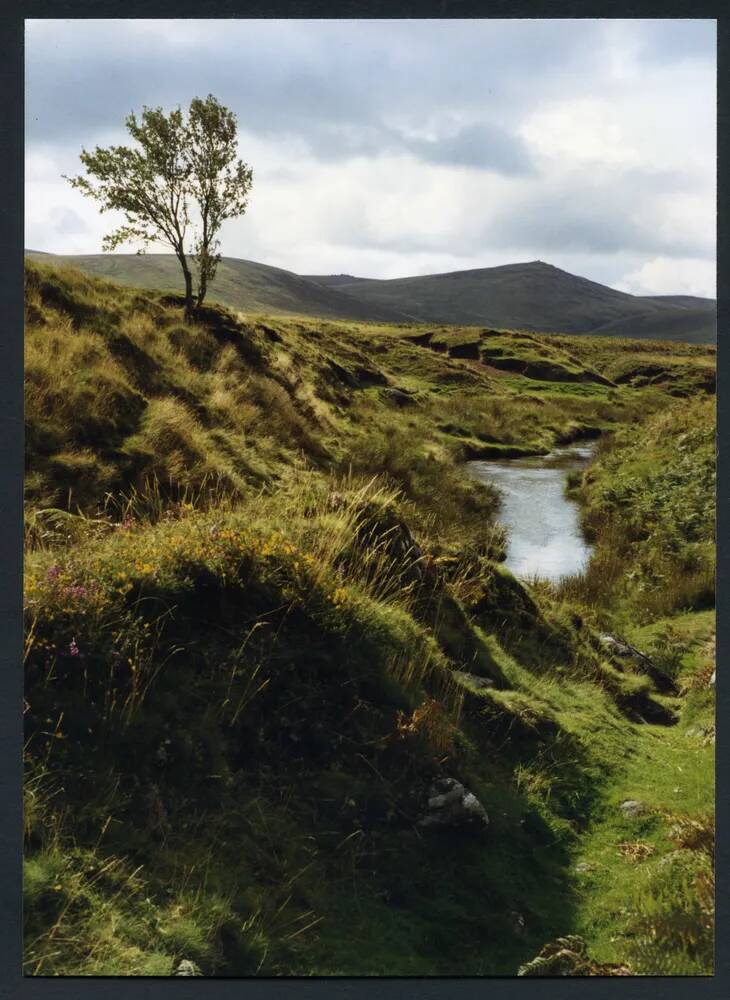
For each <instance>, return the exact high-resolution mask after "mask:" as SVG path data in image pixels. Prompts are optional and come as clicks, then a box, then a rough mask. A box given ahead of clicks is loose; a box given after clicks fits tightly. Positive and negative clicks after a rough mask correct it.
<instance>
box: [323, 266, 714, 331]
mask: <svg viewBox="0 0 730 1000" xmlns="http://www.w3.org/2000/svg"><path fill="white" fill-rule="evenodd" d="M310 277H311V280H314V281H319V282H320V283H321V284H322V285H323V286H324V287H330V286H332V287H336V288H337V290H338V291H339V292H342V293H346V294H347V295H350V296H351V297H352V298H354V299H357V301H358V302H361V303H363V304H366V305H371V306H373V307H376V308H389V309H394V310H398V311H399V312H401V313H405V314H407V315H408V316H409V317H410V319H411V320H414V321H420V322H426V323H468V324H472V323H473V324H484V325H491V326H498V327H509V328H511V329H525V330H535V331H537V332H541V333H561V332H562V333H584V334H585V333H593V334H605V335H611V336H613V335H616V336H623V337H642V338H643V337H651V338H653V339H662V340H685V341H689V342H695V343H705V342H707V343H709V342H712V341H713V340H715V339H716V326H715V324H716V303H715V302H714V300H712V299H691V298H690V297H684V296H676V297H675V296H660V297H641V296H635V295H629V294H627V293H626V292H619V291H617V290H616V289H613V288H608V287H607V286H605V285H601V284H598V283H597V282H595V281H589V280H588V279H587V278H580V277H577V276H576V275H573V274H569V273H568V272H567V271H562V270H560V269H559V268H557V267H553V266H552V265H550V264H545V263H543V262H542V261H533V262H531V263H527V264H507V265H505V266H503V267H491V268H480V269H477V270H472V271H455V272H453V273H449V274H430V275H425V276H423V277H412V278H395V279H391V280H389V281H373V280H371V279H361V278H355V279H353V280H352V281H349V282H348V281H347V280H346V276H344V275H337V276H334V277H316V276H310Z"/></svg>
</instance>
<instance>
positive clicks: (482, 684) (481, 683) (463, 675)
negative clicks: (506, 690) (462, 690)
mask: <svg viewBox="0 0 730 1000" xmlns="http://www.w3.org/2000/svg"><path fill="white" fill-rule="evenodd" d="M454 677H456V678H458V680H460V681H464V682H465V683H466V684H468V685H469V686H470V687H475V688H480V689H481V688H493V687H494V681H493V680H491V679H490V678H489V677H478V676H477V674H470V673H468V672H467V671H466V670H454Z"/></svg>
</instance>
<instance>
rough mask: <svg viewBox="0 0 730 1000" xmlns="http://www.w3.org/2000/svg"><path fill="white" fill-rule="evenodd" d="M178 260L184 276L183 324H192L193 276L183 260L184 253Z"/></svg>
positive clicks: (180, 254) (179, 255) (193, 311)
mask: <svg viewBox="0 0 730 1000" xmlns="http://www.w3.org/2000/svg"><path fill="white" fill-rule="evenodd" d="M178 260H179V261H180V267H181V268H182V271H183V274H184V276H185V322H186V323H190V322H192V319H193V315H194V313H195V300H194V298H193V276H192V274H191V273H190V268H189V267H188V262H187V260H186V258H185V254H184V253H179V254H178Z"/></svg>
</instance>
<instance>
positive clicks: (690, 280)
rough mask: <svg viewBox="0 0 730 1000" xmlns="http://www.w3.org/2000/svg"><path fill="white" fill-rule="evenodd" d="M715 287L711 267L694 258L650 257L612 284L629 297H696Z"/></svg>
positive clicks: (712, 268) (709, 264) (711, 265)
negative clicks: (629, 293) (627, 293)
mask: <svg viewBox="0 0 730 1000" xmlns="http://www.w3.org/2000/svg"><path fill="white" fill-rule="evenodd" d="M714 284H715V265H714V263H713V262H712V261H709V260H697V259H695V258H670V257H653V258H652V259H651V260H648V261H646V262H645V263H644V264H642V265H641V267H638V268H637V269H636V270H635V271H632V272H630V273H629V274H625V275H624V276H623V277H622V278H620V279H619V281H618V282H617V284H616V287H617V288H620V289H621V290H622V291H625V292H631V294H632V295H699V296H703V297H704V296H706V295H707V289H708V288H713V287H714Z"/></svg>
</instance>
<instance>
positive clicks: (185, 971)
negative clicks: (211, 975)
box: [173, 958, 203, 976]
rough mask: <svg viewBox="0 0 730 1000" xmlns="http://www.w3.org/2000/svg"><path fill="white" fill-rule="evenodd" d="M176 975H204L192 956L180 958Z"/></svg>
mask: <svg viewBox="0 0 730 1000" xmlns="http://www.w3.org/2000/svg"><path fill="white" fill-rule="evenodd" d="M173 975H175V976H202V975H203V973H202V972H201V970H200V968H199V966H197V965H196V964H195V962H193V961H192V959H190V958H183V959H181V960H180V964H179V965H178V967H177V969H175V972H174V973H173Z"/></svg>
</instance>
